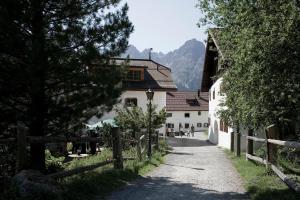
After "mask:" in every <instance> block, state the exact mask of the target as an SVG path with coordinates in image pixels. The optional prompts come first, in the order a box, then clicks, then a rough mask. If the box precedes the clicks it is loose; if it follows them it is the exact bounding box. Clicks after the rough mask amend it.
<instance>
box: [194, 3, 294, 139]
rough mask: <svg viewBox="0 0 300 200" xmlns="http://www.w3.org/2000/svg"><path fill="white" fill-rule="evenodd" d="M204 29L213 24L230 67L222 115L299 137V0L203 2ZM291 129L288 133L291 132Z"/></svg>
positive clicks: (224, 80)
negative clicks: (274, 128)
mask: <svg viewBox="0 0 300 200" xmlns="http://www.w3.org/2000/svg"><path fill="white" fill-rule="evenodd" d="M198 7H199V8H200V9H201V10H202V12H204V13H205V16H204V17H203V18H202V19H201V21H200V24H201V25H203V24H213V25H214V26H217V27H219V28H221V29H219V31H216V32H218V33H219V34H218V38H219V42H220V44H219V46H222V50H223V51H224V52H223V53H225V54H226V58H223V61H226V62H225V63H224V62H221V64H227V65H228V66H229V68H228V69H227V70H226V71H225V73H224V74H222V76H223V84H224V87H223V88H224V90H225V92H226V95H227V98H226V101H225V102H224V104H223V105H224V106H226V108H227V109H224V110H222V111H221V112H220V115H221V116H223V117H226V118H227V119H228V120H229V121H231V122H232V121H237V122H240V123H242V124H245V125H248V126H250V127H259V126H266V125H270V124H273V123H275V124H277V125H278V126H280V127H284V128H285V134H287V133H288V132H290V133H291V134H294V133H295V130H296V129H295V127H296V125H297V124H298V125H299V123H300V122H299V121H300V119H299V116H300V1H299V0H290V1H286V0H276V1H273V0H232V1H225V0H199V3H198ZM289 127H290V129H289Z"/></svg>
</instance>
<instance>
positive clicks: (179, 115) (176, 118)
mask: <svg viewBox="0 0 300 200" xmlns="http://www.w3.org/2000/svg"><path fill="white" fill-rule="evenodd" d="M167 113H172V117H168V118H167V122H166V123H172V124H174V131H175V132H178V131H179V123H181V124H182V128H183V129H184V124H185V123H188V124H189V125H190V127H191V126H192V124H193V125H194V127H195V131H204V130H207V129H208V128H207V127H204V123H208V111H201V115H198V111H167ZM185 113H190V117H189V118H185V117H184V114H185ZM197 123H202V127H201V128H199V127H197Z"/></svg>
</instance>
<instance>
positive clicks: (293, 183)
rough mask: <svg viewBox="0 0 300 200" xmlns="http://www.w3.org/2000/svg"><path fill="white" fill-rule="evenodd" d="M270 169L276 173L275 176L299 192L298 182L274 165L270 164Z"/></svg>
mask: <svg viewBox="0 0 300 200" xmlns="http://www.w3.org/2000/svg"><path fill="white" fill-rule="evenodd" d="M271 169H272V170H273V171H274V172H275V174H277V176H278V177H279V178H280V179H281V180H282V181H283V182H285V183H286V184H287V185H288V186H289V187H290V188H291V189H293V190H295V191H296V192H300V184H299V183H297V182H296V181H294V180H293V179H291V178H290V177H288V176H287V175H285V174H284V173H282V172H281V171H280V170H279V169H278V168H277V167H276V166H275V165H272V164H271Z"/></svg>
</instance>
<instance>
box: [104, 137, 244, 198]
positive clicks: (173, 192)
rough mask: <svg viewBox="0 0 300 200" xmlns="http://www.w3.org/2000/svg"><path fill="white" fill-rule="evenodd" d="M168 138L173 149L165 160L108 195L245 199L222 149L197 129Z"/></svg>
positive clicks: (238, 178) (237, 178)
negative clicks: (146, 173) (178, 136)
mask: <svg viewBox="0 0 300 200" xmlns="http://www.w3.org/2000/svg"><path fill="white" fill-rule="evenodd" d="M168 142H169V144H170V145H171V146H172V147H173V152H172V153H171V154H169V155H168V156H167V158H166V162H165V164H163V165H161V166H160V167H158V168H157V169H155V170H154V171H153V172H152V173H151V174H149V175H148V176H146V177H141V178H140V179H138V180H137V181H135V182H133V183H130V184H129V185H128V186H126V187H124V188H122V189H121V190H119V191H116V192H115V193H113V194H112V195H111V196H110V197H108V199H110V200H127V199H128V200H166V199H170V200H171V199H172V200H173V199H185V200H196V199H205V200H214V199H228V200H229V199H232V200H234V199H239V200H240V199H248V196H247V195H246V194H245V189H244V187H243V183H242V180H241V178H240V176H239V175H238V173H237V172H236V170H235V168H234V167H233V166H232V164H231V163H230V161H229V160H228V159H227V158H226V155H225V154H224V153H223V151H222V150H221V149H219V148H218V147H216V146H214V145H212V144H210V143H208V142H206V137H205V136H204V134H203V133H196V134H195V137H194V138H187V137H183V138H170V139H169V140H168Z"/></svg>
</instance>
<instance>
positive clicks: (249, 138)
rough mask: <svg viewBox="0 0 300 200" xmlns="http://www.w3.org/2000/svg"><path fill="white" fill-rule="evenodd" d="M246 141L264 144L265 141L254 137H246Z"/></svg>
mask: <svg viewBox="0 0 300 200" xmlns="http://www.w3.org/2000/svg"><path fill="white" fill-rule="evenodd" d="M247 139H248V140H253V141H255V142H266V139H263V138H257V137H254V136H247Z"/></svg>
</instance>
